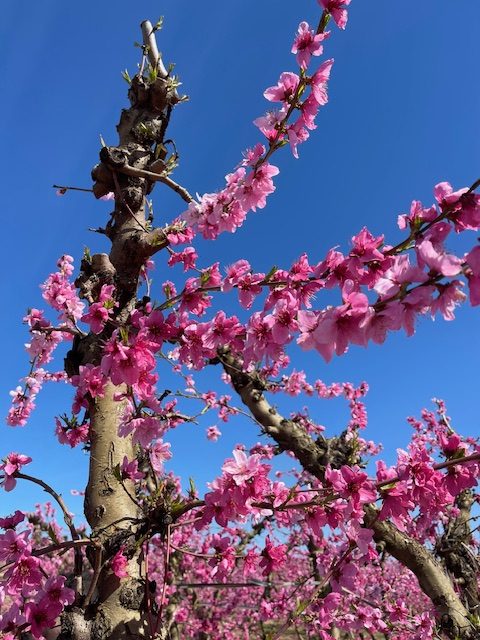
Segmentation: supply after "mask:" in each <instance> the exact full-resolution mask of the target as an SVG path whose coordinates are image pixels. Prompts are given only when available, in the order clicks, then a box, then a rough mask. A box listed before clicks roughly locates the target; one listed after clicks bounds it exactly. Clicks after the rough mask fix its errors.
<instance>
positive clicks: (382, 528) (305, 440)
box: [219, 351, 480, 640]
mask: <svg viewBox="0 0 480 640" xmlns="http://www.w3.org/2000/svg"><path fill="white" fill-rule="evenodd" d="M219 361H220V362H221V364H222V366H223V368H224V369H225V371H226V373H228V374H229V375H230V378H231V381H232V385H233V387H234V389H235V391H236V392H237V393H238V395H239V396H240V398H241V400H242V402H243V403H244V405H245V406H246V407H247V408H248V409H249V411H250V412H251V414H252V416H253V417H254V418H255V420H256V421H257V422H258V423H259V424H260V425H261V427H262V429H263V431H264V433H265V434H267V435H269V436H270V437H271V438H273V440H275V442H276V443H277V444H278V445H279V446H280V447H281V448H282V449H284V450H288V451H292V452H293V453H294V455H295V457H296V458H297V460H298V461H299V462H300V464H301V465H302V466H303V468H304V469H305V470H306V471H308V472H309V473H311V474H312V475H313V476H315V477H316V478H318V479H319V480H323V479H324V474H325V466H326V464H327V463H328V462H332V460H333V462H334V463H335V464H337V465H338V464H340V463H342V459H344V462H343V464H347V459H348V456H349V452H348V450H345V443H342V440H341V438H340V439H337V442H336V443H330V444H329V443H328V442H327V443H326V442H325V439H320V440H319V441H317V442H316V441H315V440H313V438H312V437H311V436H310V434H309V433H308V432H307V431H306V430H305V429H304V427H303V426H302V425H299V424H297V423H295V422H293V421H292V420H287V419H285V418H283V417H282V416H281V415H280V414H279V413H278V411H277V410H276V409H275V408H274V407H273V406H272V405H270V403H269V402H268V400H267V398H266V397H265V393H264V391H265V388H266V386H265V383H264V382H263V381H262V380H261V379H260V377H259V376H258V375H256V374H255V373H253V374H252V373H246V372H244V371H243V363H242V361H241V359H240V358H238V357H235V356H234V355H232V354H231V353H230V352H228V351H220V352H219ZM338 446H339V447H340V449H339V450H338V451H337V455H336V456H335V454H334V450H335V448H336V447H338ZM332 454H333V458H332V457H331V456H332ZM365 513H366V518H365V525H366V526H367V527H369V528H371V529H372V530H373V532H374V538H375V540H376V541H377V542H383V543H384V545H385V548H386V551H387V552H388V553H389V554H390V555H391V556H393V557H394V558H396V559H397V560H398V561H399V562H400V563H401V564H403V565H404V566H406V567H408V569H410V571H412V573H414V574H415V576H416V577H417V579H418V582H419V585H420V587H421V589H422V590H423V592H424V593H425V594H426V595H427V596H428V597H429V598H430V599H431V601H432V603H433V604H434V606H435V608H436V611H437V614H438V619H439V622H440V625H441V627H442V630H443V631H444V632H445V633H446V635H447V636H448V637H449V638H451V640H460V639H461V640H470V639H473V638H479V637H480V629H478V628H474V625H473V624H472V622H471V620H470V618H469V612H468V611H467V609H466V608H465V606H464V605H463V603H462V601H461V599H460V597H459V596H458V594H457V593H456V591H455V589H454V587H453V584H452V582H451V580H450V578H449V576H448V575H447V574H446V573H445V571H444V570H443V568H442V567H441V565H440V564H439V563H438V562H436V560H435V559H434V557H433V555H432V553H430V552H429V551H428V550H427V549H425V547H424V546H423V545H422V544H420V543H419V542H418V541H417V540H415V539H414V538H411V537H410V536H408V535H407V534H405V533H402V532H400V531H399V530H398V529H397V528H396V527H395V526H394V525H393V524H391V523H389V522H380V521H379V520H378V519H377V517H378V511H377V510H376V509H375V507H373V506H371V505H368V506H367V507H366V509H365Z"/></svg>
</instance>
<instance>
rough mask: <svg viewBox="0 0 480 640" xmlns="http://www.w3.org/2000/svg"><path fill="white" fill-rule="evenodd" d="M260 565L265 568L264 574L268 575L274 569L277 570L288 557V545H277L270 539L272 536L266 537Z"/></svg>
mask: <svg viewBox="0 0 480 640" xmlns="http://www.w3.org/2000/svg"><path fill="white" fill-rule="evenodd" d="M261 555H262V559H261V560H260V567H262V568H263V575H264V576H268V575H269V574H270V573H272V571H277V570H278V569H280V568H281V566H282V565H283V564H284V563H285V561H286V559H287V545H286V544H279V545H277V546H275V545H274V544H273V542H272V541H271V540H270V536H267V537H266V538H265V548H264V549H263V551H262V554H261Z"/></svg>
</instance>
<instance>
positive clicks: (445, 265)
mask: <svg viewBox="0 0 480 640" xmlns="http://www.w3.org/2000/svg"><path fill="white" fill-rule="evenodd" d="M436 244H437V243H436ZM417 254H418V258H419V263H420V265H422V264H426V265H427V266H428V267H429V268H430V269H431V270H432V271H436V272H438V273H441V274H442V275H444V276H456V275H458V274H459V273H460V271H461V270H462V261H461V260H460V258H457V256H454V255H451V254H448V253H446V252H445V251H444V250H443V249H442V248H441V247H440V246H439V245H438V244H437V246H434V244H433V243H432V242H431V241H430V240H423V241H422V242H420V244H418V245H417Z"/></svg>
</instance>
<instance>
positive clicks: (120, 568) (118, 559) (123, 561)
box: [110, 547, 129, 579]
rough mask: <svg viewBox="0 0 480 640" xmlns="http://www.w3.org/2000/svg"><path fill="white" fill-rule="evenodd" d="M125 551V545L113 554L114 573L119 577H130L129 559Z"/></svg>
mask: <svg viewBox="0 0 480 640" xmlns="http://www.w3.org/2000/svg"><path fill="white" fill-rule="evenodd" d="M124 551H125V547H120V549H119V550H118V551H117V553H116V554H115V555H114V556H113V558H112V560H111V563H110V566H111V567H112V571H113V573H114V574H115V575H116V576H117V578H120V579H122V578H128V575H129V574H128V571H127V565H128V560H127V558H126V557H125V556H124V555H123V552H124Z"/></svg>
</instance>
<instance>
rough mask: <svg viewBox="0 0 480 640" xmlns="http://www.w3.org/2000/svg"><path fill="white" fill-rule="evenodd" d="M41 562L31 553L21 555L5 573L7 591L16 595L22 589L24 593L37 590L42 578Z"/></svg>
mask: <svg viewBox="0 0 480 640" xmlns="http://www.w3.org/2000/svg"><path fill="white" fill-rule="evenodd" d="M39 563H40V561H39V559H38V558H34V557H33V556H31V555H30V554H29V553H26V554H23V555H21V556H20V557H19V558H18V559H17V560H16V562H15V564H14V565H13V566H12V567H9V568H8V569H7V571H6V573H5V578H6V581H7V582H6V591H7V593H9V594H11V595H14V594H16V593H17V592H19V591H22V590H23V591H24V593H31V592H32V591H36V590H37V589H38V588H39V586H40V582H41V580H42V573H41V571H40V569H39Z"/></svg>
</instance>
